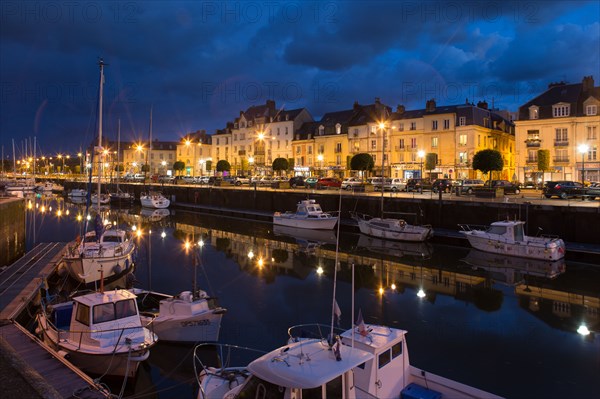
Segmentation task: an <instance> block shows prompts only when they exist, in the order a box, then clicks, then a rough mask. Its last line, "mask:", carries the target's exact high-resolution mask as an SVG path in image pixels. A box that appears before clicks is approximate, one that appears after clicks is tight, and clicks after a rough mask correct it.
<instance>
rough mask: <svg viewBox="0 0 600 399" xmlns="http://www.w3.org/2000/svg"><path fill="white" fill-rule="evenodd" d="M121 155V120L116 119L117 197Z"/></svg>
mask: <svg viewBox="0 0 600 399" xmlns="http://www.w3.org/2000/svg"><path fill="white" fill-rule="evenodd" d="M120 153H121V118H119V119H117V167H116V170H117V195H119V175H120V174H121V168H120V167H119V154H120Z"/></svg>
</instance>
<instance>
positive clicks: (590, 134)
mask: <svg viewBox="0 0 600 399" xmlns="http://www.w3.org/2000/svg"><path fill="white" fill-rule="evenodd" d="M597 130H598V129H597V127H596V126H588V127H587V139H588V140H596V139H597V138H598V133H597Z"/></svg>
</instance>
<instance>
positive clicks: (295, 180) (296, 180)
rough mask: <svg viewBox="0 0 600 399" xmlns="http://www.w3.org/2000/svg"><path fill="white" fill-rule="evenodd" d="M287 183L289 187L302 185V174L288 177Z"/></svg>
mask: <svg viewBox="0 0 600 399" xmlns="http://www.w3.org/2000/svg"><path fill="white" fill-rule="evenodd" d="M289 183H290V187H291V188H296V187H304V176H294V177H290V180H289Z"/></svg>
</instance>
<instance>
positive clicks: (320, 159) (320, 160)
mask: <svg viewBox="0 0 600 399" xmlns="http://www.w3.org/2000/svg"><path fill="white" fill-rule="evenodd" d="M317 160H318V161H319V175H321V174H322V173H323V154H319V155H317Z"/></svg>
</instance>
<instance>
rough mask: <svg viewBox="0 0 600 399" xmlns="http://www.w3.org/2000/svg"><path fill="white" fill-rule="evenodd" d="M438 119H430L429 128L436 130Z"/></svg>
mask: <svg viewBox="0 0 600 399" xmlns="http://www.w3.org/2000/svg"><path fill="white" fill-rule="evenodd" d="M437 128H438V121H431V130H437Z"/></svg>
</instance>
